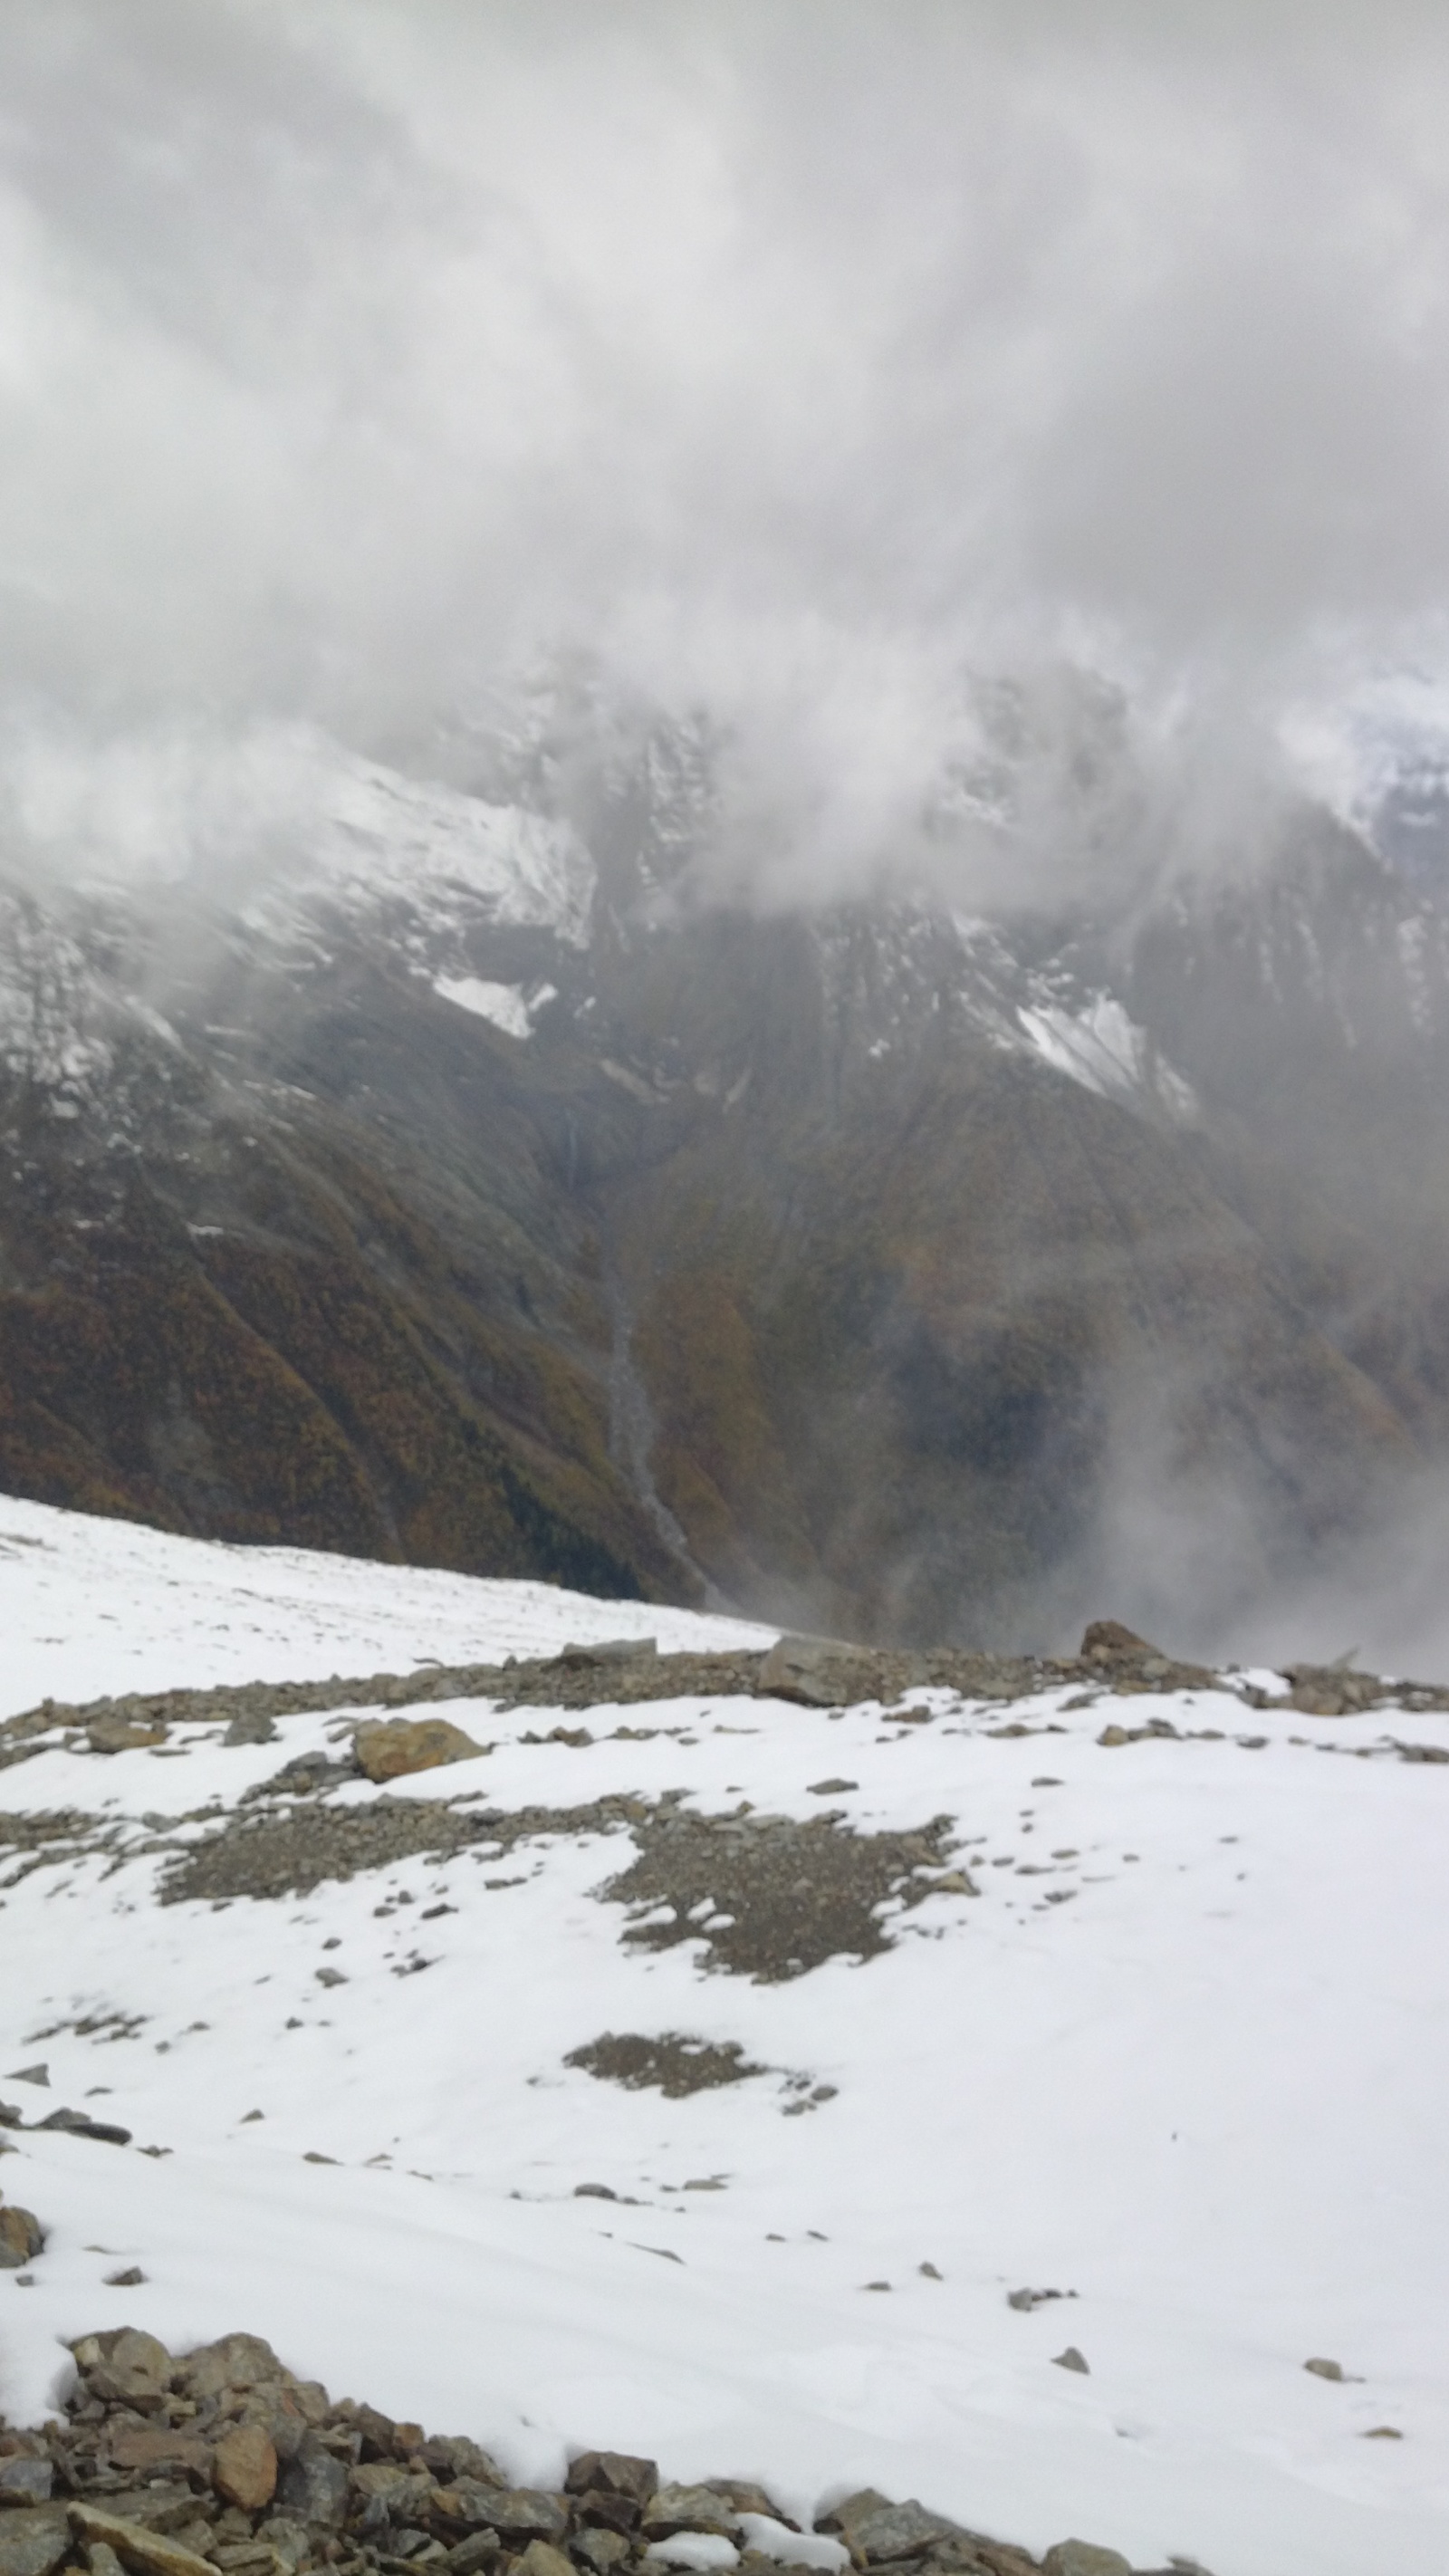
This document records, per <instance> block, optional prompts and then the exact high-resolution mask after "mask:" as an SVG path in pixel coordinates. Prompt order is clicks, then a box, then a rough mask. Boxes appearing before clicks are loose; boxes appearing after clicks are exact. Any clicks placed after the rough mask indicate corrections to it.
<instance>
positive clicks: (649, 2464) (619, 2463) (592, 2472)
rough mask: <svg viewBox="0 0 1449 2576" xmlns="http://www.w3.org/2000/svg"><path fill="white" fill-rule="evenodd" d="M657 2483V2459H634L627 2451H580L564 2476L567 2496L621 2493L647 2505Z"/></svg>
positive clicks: (620, 2494)
mask: <svg viewBox="0 0 1449 2576" xmlns="http://www.w3.org/2000/svg"><path fill="white" fill-rule="evenodd" d="M658 2484H659V2467H658V2463H657V2461H654V2460H644V2459H637V2458H636V2457H635V2456H634V2454H633V2453H632V2452H630V2451H580V2453H579V2455H578V2458H577V2459H575V2460H570V2462H569V2469H568V2475H567V2477H566V2478H565V2479H564V2487H565V2491H566V2492H567V2493H568V2494H569V2495H589V2494H601V2495H616V2496H625V2497H627V2498H628V2499H629V2501H630V2502H631V2503H633V2504H637V2505H645V2504H647V2503H648V2501H649V2498H650V2497H651V2496H652V2495H653V2493H654V2490H655V2488H656V2487H657V2486H658Z"/></svg>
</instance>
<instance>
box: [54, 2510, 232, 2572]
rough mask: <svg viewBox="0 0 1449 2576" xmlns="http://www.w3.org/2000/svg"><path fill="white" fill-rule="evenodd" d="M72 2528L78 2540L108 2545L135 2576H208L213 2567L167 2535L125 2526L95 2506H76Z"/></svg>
mask: <svg viewBox="0 0 1449 2576" xmlns="http://www.w3.org/2000/svg"><path fill="white" fill-rule="evenodd" d="M70 2526H71V2529H72V2531H73V2532H74V2533H75V2536H76V2538H77V2540H103V2541H105V2543H106V2545H107V2547H108V2548H110V2549H114V2551H115V2553H116V2556H117V2557H118V2558H119V2560H120V2562H121V2564H122V2566H123V2567H129V2568H130V2569H131V2570H132V2571H133V2576H205V2571H206V2570H207V2569H208V2568H209V2566H210V2564H211V2562H210V2560H209V2559H206V2558H200V2557H198V2556H197V2554H196V2552H195V2550H193V2549H184V2548H183V2547H182V2545H181V2543H180V2541H179V2540H168V2538H167V2537H166V2534H165V2533H164V2532H161V2531H147V2530H145V2529H144V2528H143V2526H142V2525H141V2524H140V2523H139V2522H123V2521H122V2520H121V2518H120V2516H119V2515H118V2514H114V2513H102V2512H101V2511H100V2510H99V2508H98V2507H97V2506H96V2505H91V2504H73V2505H72V2506H71V2508H70Z"/></svg>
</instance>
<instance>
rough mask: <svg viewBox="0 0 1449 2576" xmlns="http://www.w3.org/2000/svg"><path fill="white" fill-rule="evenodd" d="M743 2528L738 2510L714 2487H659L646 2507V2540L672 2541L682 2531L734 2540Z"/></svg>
mask: <svg viewBox="0 0 1449 2576" xmlns="http://www.w3.org/2000/svg"><path fill="white" fill-rule="evenodd" d="M739 2527H740V2518H739V2515H738V2514H737V2513H736V2511H735V2509H734V2506H733V2505H732V2504H731V2503H730V2502H729V2500H728V2498H727V2497H725V2496H722V2495H716V2494H715V2492H714V2489H713V2488H712V2487H682V2486H662V2487H656V2489H655V2491H654V2493H653V2495H652V2496H651V2497H650V2499H649V2502H648V2503H647V2504H646V2506H645V2507H644V2523H643V2529H644V2536H645V2538H646V2540H672V2539H673V2538H674V2535H675V2533H676V2532H678V2531H705V2532H711V2533H713V2534H714V2535H715V2536H716V2537H717V2538H719V2539H721V2540H733V2538H734V2536H735V2533H736V2532H737V2531H738V2530H739Z"/></svg>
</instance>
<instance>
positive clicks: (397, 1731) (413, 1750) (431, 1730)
mask: <svg viewBox="0 0 1449 2576" xmlns="http://www.w3.org/2000/svg"><path fill="white" fill-rule="evenodd" d="M353 1750H354V1751H355V1753H356V1755H357V1767H358V1769H359V1770H360V1771H361V1772H362V1774H363V1776H364V1778H366V1779H368V1780H371V1781H373V1782H375V1783H379V1784H380V1783H381V1782H383V1781H385V1780H402V1779H405V1778H406V1777H407V1776H408V1774H409V1773H410V1772H413V1771H437V1770H440V1769H441V1768H442V1766H443V1764H444V1763H447V1762H473V1761H476V1760H477V1758H478V1756H479V1755H480V1754H481V1753H482V1751H483V1747H482V1745H481V1744H475V1743H474V1741H473V1738H472V1736H471V1735H465V1734H464V1733H463V1730H462V1728H461V1726H450V1725H449V1723H448V1721H447V1719H446V1718H445V1717H420V1718H414V1719H408V1718H391V1719H389V1720H387V1722H386V1723H383V1722H382V1721H380V1720H378V1719H373V1720H371V1721H370V1722H369V1723H368V1724H366V1725H363V1726H359V1728H358V1729H357V1732H356V1734H355V1736H354V1737H353Z"/></svg>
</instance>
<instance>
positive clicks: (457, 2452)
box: [422, 2433, 508, 2487]
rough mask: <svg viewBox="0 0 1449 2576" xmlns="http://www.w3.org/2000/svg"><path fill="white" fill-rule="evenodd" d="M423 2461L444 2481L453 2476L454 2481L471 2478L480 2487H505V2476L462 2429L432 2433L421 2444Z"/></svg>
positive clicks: (467, 2480) (469, 2480) (463, 2482)
mask: <svg viewBox="0 0 1449 2576" xmlns="http://www.w3.org/2000/svg"><path fill="white" fill-rule="evenodd" d="M422 2458H423V2462H424V2465H425V2466H426V2467H427V2468H430V2469H431V2470H432V2473H433V2475H434V2477H435V2478H437V2479H438V2480H439V2481H440V2482H442V2483H444V2484H446V2482H447V2481H448V2479H450V2478H453V2479H456V2480H457V2481H458V2483H459V2484H460V2485H461V2484H466V2483H469V2482H472V2483H474V2484H476V2485H478V2486H482V2487H506V2486H507V2484H508V2480H507V2479H506V2477H505V2476H504V2474H503V2471H502V2470H501V2469H500V2467H499V2466H498V2463H497V2461H496V2460H495V2459H493V2458H491V2457H490V2455H489V2453H488V2452H487V2451H485V2450H482V2449H481V2448H480V2447H479V2445H478V2443H476V2442H472V2441H470V2440H469V2438H468V2436H467V2434H466V2433H435V2434H433V2436H432V2438H431V2439H430V2440H429V2441H426V2442H424V2444H423V2448H422Z"/></svg>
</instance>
